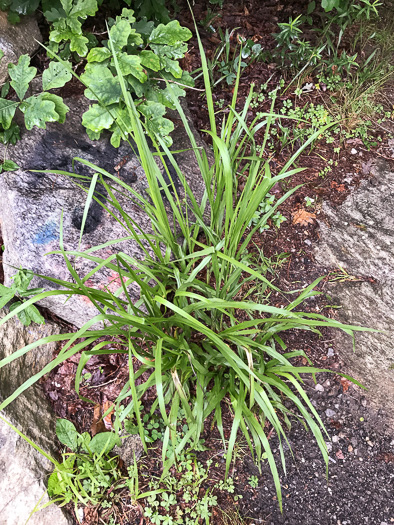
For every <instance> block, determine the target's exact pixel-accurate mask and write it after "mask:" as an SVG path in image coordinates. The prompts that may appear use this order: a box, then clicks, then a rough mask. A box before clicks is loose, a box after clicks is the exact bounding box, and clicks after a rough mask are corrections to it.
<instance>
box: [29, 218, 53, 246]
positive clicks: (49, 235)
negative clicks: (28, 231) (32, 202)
mask: <svg viewBox="0 0 394 525" xmlns="http://www.w3.org/2000/svg"><path fill="white" fill-rule="evenodd" d="M57 239H59V233H58V231H57V225H56V223H55V222H47V223H46V224H44V226H43V227H42V228H41V229H40V230H39V232H38V233H36V235H35V236H34V237H33V243H34V244H48V243H49V242H52V241H56V240H57Z"/></svg>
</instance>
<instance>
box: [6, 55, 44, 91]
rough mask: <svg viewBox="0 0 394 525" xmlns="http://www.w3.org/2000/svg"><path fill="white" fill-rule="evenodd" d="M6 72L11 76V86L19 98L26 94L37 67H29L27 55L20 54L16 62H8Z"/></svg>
mask: <svg viewBox="0 0 394 525" xmlns="http://www.w3.org/2000/svg"><path fill="white" fill-rule="evenodd" d="M8 73H9V75H10V77H11V79H12V80H11V86H12V87H13V88H14V90H15V93H16V94H17V95H18V97H19V99H20V100H22V99H23V97H24V96H25V95H26V91H27V90H28V88H29V84H30V82H31V81H32V80H33V78H34V77H35V76H36V73H37V69H36V68H35V67H30V57H29V55H21V56H20V57H19V60H18V63H17V64H8Z"/></svg>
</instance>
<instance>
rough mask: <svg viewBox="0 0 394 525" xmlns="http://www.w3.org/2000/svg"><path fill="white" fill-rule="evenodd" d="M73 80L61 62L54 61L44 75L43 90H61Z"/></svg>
mask: <svg viewBox="0 0 394 525" xmlns="http://www.w3.org/2000/svg"><path fill="white" fill-rule="evenodd" d="M71 79H72V73H71V72H70V70H69V69H67V67H66V66H64V65H63V64H62V63H61V62H57V61H52V62H50V64H49V67H48V68H47V69H45V71H44V72H43V74H42V89H43V90H44V91H47V90H48V89H56V88H61V87H63V86H64V85H65V84H67V82H69V81H70V80H71Z"/></svg>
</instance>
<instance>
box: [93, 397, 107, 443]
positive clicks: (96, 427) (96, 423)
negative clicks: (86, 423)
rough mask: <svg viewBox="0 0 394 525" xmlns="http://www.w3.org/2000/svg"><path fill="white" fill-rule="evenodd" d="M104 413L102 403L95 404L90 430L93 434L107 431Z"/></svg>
mask: <svg viewBox="0 0 394 525" xmlns="http://www.w3.org/2000/svg"><path fill="white" fill-rule="evenodd" d="M102 415H103V413H102V410H101V405H100V403H97V405H94V409H93V421H92V424H91V426H90V431H91V433H92V436H95V435H96V434H100V432H105V430H106V428H105V424H104V421H103V420H102V419H101V416H102Z"/></svg>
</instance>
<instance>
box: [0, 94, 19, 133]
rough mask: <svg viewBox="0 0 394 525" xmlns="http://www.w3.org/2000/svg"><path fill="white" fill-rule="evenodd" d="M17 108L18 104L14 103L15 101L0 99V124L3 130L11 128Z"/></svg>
mask: <svg viewBox="0 0 394 525" xmlns="http://www.w3.org/2000/svg"><path fill="white" fill-rule="evenodd" d="M18 106H19V102H15V100H7V99H5V98H0V124H1V126H2V127H3V128H4V129H8V128H9V127H10V126H11V123H12V119H13V118H14V115H15V111H16V108H17V107H18Z"/></svg>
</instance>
